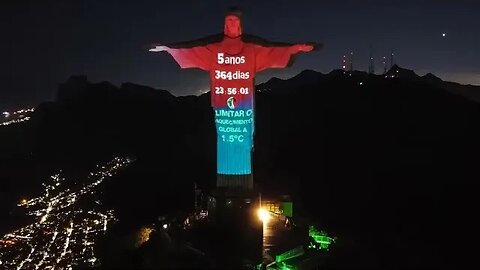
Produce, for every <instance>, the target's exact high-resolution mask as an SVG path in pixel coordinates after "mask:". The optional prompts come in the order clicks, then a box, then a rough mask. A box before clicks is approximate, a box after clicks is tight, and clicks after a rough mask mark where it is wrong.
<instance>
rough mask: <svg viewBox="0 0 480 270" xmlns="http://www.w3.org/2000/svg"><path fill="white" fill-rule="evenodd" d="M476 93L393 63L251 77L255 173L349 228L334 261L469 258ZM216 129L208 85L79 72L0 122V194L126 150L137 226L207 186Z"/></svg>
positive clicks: (477, 145) (125, 203)
mask: <svg viewBox="0 0 480 270" xmlns="http://www.w3.org/2000/svg"><path fill="white" fill-rule="evenodd" d="M478 93H480V87H474V86H464V85H459V84H456V83H451V82H445V81H442V80H441V79H439V78H437V77H435V76H434V75H432V74H427V75H425V76H418V75H416V74H415V73H414V72H413V71H411V70H407V69H403V68H400V67H398V66H394V67H392V69H390V70H389V71H388V72H387V74H385V75H371V74H367V73H364V72H353V73H348V72H347V73H345V72H343V71H342V70H334V71H332V72H330V73H328V74H322V73H319V72H315V71H310V70H306V71H303V72H301V73H300V74H298V75H296V76H294V77H292V78H290V79H288V80H281V79H278V78H272V79H271V80H269V81H267V82H265V83H262V84H259V85H258V86H257V96H256V98H257V100H256V108H257V115H256V117H257V119H256V123H257V128H256V131H257V133H256V137H255V141H256V143H255V152H254V173H255V182H256V183H257V184H258V185H260V186H261V187H262V189H264V190H265V191H266V192H268V190H272V189H281V190H284V191H286V192H289V193H291V194H292V196H293V198H294V199H295V200H296V203H295V210H296V211H297V212H296V213H299V212H300V213H302V212H303V213H309V214H311V215H313V216H315V217H316V219H317V220H318V221H319V222H321V224H324V226H325V228H326V229H327V230H328V231H329V232H332V233H333V234H335V235H337V236H338V237H339V238H340V239H343V241H344V242H341V244H340V246H341V248H340V249H339V250H338V251H337V254H336V255H335V256H334V257H333V259H332V261H331V262H330V263H331V264H332V267H337V268H351V266H352V265H355V266H364V267H363V268H376V267H378V268H393V267H396V268H402V269H404V268H411V267H414V268H443V267H447V266H449V267H450V266H459V265H462V264H463V263H465V264H466V263H467V261H468V260H466V259H465V257H467V258H468V256H469V255H470V254H472V250H470V249H468V248H467V247H468V246H469V244H473V240H471V238H470V234H473V233H474V232H475V231H476V227H474V226H473V219H474V216H475V215H474V214H473V213H475V212H476V206H475V205H478V202H477V199H476V197H477V192H476V191H475V190H476V189H475V180H474V179H477V178H478V176H479V171H478V164H480V163H479V161H480V155H478V153H479V152H480V140H479V138H480V127H479V124H478V123H479V120H480V104H479V102H480V95H479V94H478ZM215 138H216V137H215V128H214V123H213V113H212V109H211V107H210V97H209V93H207V94H204V95H201V96H186V97H175V96H173V95H171V94H170V93H169V92H167V91H165V90H157V89H153V88H150V87H146V86H141V85H136V84H133V83H125V84H122V85H121V86H120V87H116V86H114V85H112V84H110V83H108V82H101V83H91V82H89V81H88V80H87V78H86V77H82V76H76V77H72V78H70V79H69V80H68V81H67V82H65V83H63V84H61V85H60V87H59V90H58V94H57V100H56V101H55V102H50V103H44V104H40V105H39V106H38V107H37V108H36V110H35V112H34V113H33V114H32V115H31V120H30V121H28V122H24V123H19V124H16V125H11V126H7V127H0V183H2V185H4V188H2V189H1V190H2V191H1V192H4V194H1V195H0V197H2V198H8V199H4V200H6V201H8V202H9V204H7V205H12V203H13V202H14V201H15V200H17V199H18V196H19V195H20V194H23V193H27V194H28V193H29V192H34V191H35V190H36V189H37V187H39V186H40V180H41V177H45V176H47V175H49V174H51V173H52V172H55V171H57V170H58V169H60V168H61V169H63V170H65V171H67V172H71V173H72V174H74V173H75V171H82V170H87V168H90V167H92V166H94V165H95V164H97V163H99V161H100V160H105V159H108V158H109V157H110V156H111V155H113V154H117V155H129V156H134V157H136V158H137V162H136V163H135V164H134V165H133V166H132V168H131V169H129V170H128V171H127V172H126V173H125V174H123V176H118V179H117V180H116V181H115V182H112V183H111V184H109V186H108V189H106V190H105V192H104V193H105V198H106V202H107V203H108V204H110V205H111V206H112V207H114V208H115V209H117V211H118V212H120V219H122V217H129V218H128V220H125V219H123V222H127V223H131V224H142V222H146V221H148V220H151V219H154V218H156V217H157V216H158V215H160V214H161V213H163V212H165V211H169V210H172V207H176V208H178V209H185V210H187V209H188V208H189V207H191V206H192V205H193V202H192V201H193V183H194V182H196V183H198V184H199V185H200V186H201V187H203V188H211V187H213V185H214V183H215V166H216V164H215V162H216V161H215V156H216V152H215V151H216V148H215V147H216V142H215ZM20 192H21V193H20ZM463 213H470V214H463ZM132 226H133V225H132ZM452 238H453V239H454V240H452ZM452 241H453V242H454V244H452ZM452 245H454V246H452Z"/></svg>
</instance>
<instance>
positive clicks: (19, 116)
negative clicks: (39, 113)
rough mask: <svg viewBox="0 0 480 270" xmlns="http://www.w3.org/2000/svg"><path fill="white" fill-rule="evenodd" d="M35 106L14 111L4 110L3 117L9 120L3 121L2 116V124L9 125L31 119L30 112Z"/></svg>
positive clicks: (0, 123)
mask: <svg viewBox="0 0 480 270" xmlns="http://www.w3.org/2000/svg"><path fill="white" fill-rule="evenodd" d="M34 111H35V108H30V109H21V110H18V111H14V112H3V113H2V114H3V118H4V119H5V120H6V119H7V118H8V121H4V122H2V120H1V118H0V126H9V125H12V124H17V123H21V122H25V121H28V120H30V116H29V115H30V113H32V112H34Z"/></svg>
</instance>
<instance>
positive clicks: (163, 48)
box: [148, 45, 168, 52]
mask: <svg viewBox="0 0 480 270" xmlns="http://www.w3.org/2000/svg"><path fill="white" fill-rule="evenodd" d="M167 49H168V47H167V46H158V45H157V46H155V48H152V49H150V50H148V51H150V52H163V51H166V50H167Z"/></svg>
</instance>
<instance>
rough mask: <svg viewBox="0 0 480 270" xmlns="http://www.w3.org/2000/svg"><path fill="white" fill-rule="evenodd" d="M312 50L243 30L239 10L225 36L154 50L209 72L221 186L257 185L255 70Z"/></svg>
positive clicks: (284, 62) (288, 61) (229, 18)
mask: <svg viewBox="0 0 480 270" xmlns="http://www.w3.org/2000/svg"><path fill="white" fill-rule="evenodd" d="M313 49H314V46H313V45H311V44H306V43H303V44H288V43H274V42H269V41H265V40H263V39H261V38H258V37H255V36H252V35H247V34H243V33H242V24H241V14H240V12H239V11H238V10H236V9H233V10H230V11H228V12H227V14H226V16H225V27H224V33H222V34H218V35H213V36H209V37H206V38H203V39H198V40H193V41H188V42H181V43H175V44H164V45H158V46H154V48H152V49H150V51H152V52H161V51H166V52H168V53H169V54H170V55H172V56H173V58H174V59H175V61H177V63H178V64H179V65H180V67H181V68H200V69H202V70H205V71H208V72H209V73H210V90H211V105H212V107H213V109H214V111H215V125H216V130H217V188H229V189H232V188H234V189H235V188H239V189H246V190H251V189H252V188H253V176H252V151H253V135H254V127H255V125H254V115H255V108H254V104H255V89H254V86H255V83H254V79H255V75H256V73H257V72H260V71H262V70H265V69H267V68H284V67H287V66H288V65H290V64H291V63H292V61H293V56H294V55H295V54H297V53H299V52H310V51H312V50H313Z"/></svg>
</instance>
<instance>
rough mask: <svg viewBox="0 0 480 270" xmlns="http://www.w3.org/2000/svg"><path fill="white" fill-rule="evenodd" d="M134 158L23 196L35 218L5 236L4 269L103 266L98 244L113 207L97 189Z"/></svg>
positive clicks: (0, 256) (0, 249) (0, 254)
mask: <svg viewBox="0 0 480 270" xmlns="http://www.w3.org/2000/svg"><path fill="white" fill-rule="evenodd" d="M131 162H133V161H132V160H131V159H128V158H119V157H115V158H114V159H113V160H111V161H110V162H108V163H106V164H105V165H103V166H101V167H100V166H98V167H97V168H98V170H97V171H95V172H92V173H90V175H89V177H88V178H87V179H85V180H84V181H82V183H83V184H81V185H75V184H72V181H65V178H63V177H61V175H60V174H55V175H52V176H51V177H50V178H49V179H48V181H47V182H46V183H43V187H44V191H43V194H42V195H41V196H38V197H36V198H32V199H21V201H20V203H19V204H18V205H17V206H18V207H20V208H23V209H24V210H25V212H26V215H27V216H30V217H31V222H30V224H28V225H26V226H23V227H21V228H19V229H17V230H15V231H13V232H10V233H8V234H6V235H4V236H3V237H1V238H0V262H2V263H1V265H2V267H1V269H2V270H10V269H12V270H13V269H16V270H21V269H73V267H74V266H76V265H88V266H90V267H95V266H98V265H100V260H99V259H98V258H97V257H96V256H97V255H96V252H95V249H94V248H95V243H96V241H97V240H98V238H99V237H100V236H101V235H104V234H105V233H106V231H107V229H108V225H109V224H111V223H113V222H115V221H116V218H115V216H114V213H113V211H112V210H107V209H103V208H102V207H101V205H100V204H99V203H98V201H99V200H98V198H96V197H97V196H98V194H99V193H100V191H99V189H98V188H97V187H98V186H99V185H100V184H101V183H102V182H103V181H104V180H106V179H108V178H109V177H111V176H113V175H114V174H115V173H116V172H117V171H118V170H119V169H121V168H124V167H126V166H128V165H129V164H130V163H131Z"/></svg>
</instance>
